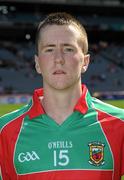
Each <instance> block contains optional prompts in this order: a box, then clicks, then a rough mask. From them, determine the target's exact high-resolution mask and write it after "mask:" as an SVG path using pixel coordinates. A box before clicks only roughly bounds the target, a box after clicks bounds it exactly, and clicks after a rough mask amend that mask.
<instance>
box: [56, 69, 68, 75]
mask: <svg viewBox="0 0 124 180" xmlns="http://www.w3.org/2000/svg"><path fill="white" fill-rule="evenodd" d="M57 74H66V73H65V72H64V71H63V70H56V71H54V72H53V75H57Z"/></svg>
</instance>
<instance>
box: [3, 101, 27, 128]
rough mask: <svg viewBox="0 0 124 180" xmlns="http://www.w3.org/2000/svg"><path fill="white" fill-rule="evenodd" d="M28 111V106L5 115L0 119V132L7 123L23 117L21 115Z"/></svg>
mask: <svg viewBox="0 0 124 180" xmlns="http://www.w3.org/2000/svg"><path fill="white" fill-rule="evenodd" d="M29 109H30V106H29V104H27V105H25V106H23V107H21V108H19V109H17V110H15V111H12V112H10V113H7V114H5V115H3V116H1V117H0V131H1V130H2V129H3V128H4V127H5V126H6V125H7V124H9V123H11V122H12V121H14V120H16V119H18V118H19V117H23V115H24V114H25V113H26V112H27V111H28V110H29Z"/></svg>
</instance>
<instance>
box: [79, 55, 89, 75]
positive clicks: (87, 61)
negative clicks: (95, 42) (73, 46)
mask: <svg viewBox="0 0 124 180" xmlns="http://www.w3.org/2000/svg"><path fill="white" fill-rule="evenodd" d="M89 62H90V55H89V54H86V55H84V63H83V66H82V71H81V72H82V73H85V72H86V71H87V68H88V65H89Z"/></svg>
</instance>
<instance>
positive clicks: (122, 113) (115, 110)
mask: <svg viewBox="0 0 124 180" xmlns="http://www.w3.org/2000/svg"><path fill="white" fill-rule="evenodd" d="M92 100H93V101H92V102H93V106H94V108H95V109H97V110H99V111H101V112H103V113H106V114H108V115H111V116H115V117H116V118H119V119H121V120H122V121H124V109H122V108H119V107H116V106H113V105H110V104H108V103H105V102H103V101H101V100H99V99H97V98H93V99H92Z"/></svg>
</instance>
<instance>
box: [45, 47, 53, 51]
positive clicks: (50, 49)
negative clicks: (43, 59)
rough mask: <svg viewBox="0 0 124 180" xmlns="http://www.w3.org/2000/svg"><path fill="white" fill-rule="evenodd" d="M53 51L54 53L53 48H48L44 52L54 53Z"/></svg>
mask: <svg viewBox="0 0 124 180" xmlns="http://www.w3.org/2000/svg"><path fill="white" fill-rule="evenodd" d="M52 51H53V49H52V48H47V49H45V50H44V52H52Z"/></svg>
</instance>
